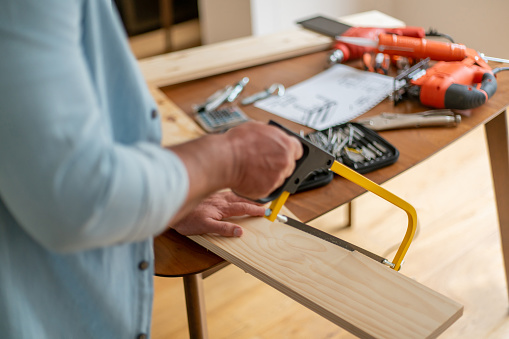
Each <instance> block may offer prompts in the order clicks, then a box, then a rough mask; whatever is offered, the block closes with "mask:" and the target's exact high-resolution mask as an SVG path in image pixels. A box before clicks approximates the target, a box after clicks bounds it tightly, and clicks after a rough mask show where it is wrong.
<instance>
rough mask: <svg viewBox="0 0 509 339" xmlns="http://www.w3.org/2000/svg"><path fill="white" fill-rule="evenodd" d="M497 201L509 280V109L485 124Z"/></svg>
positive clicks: (506, 272)
mask: <svg viewBox="0 0 509 339" xmlns="http://www.w3.org/2000/svg"><path fill="white" fill-rule="evenodd" d="M484 128H485V130H486V138H487V141H488V149H489V155H490V161H491V173H492V177H493V186H494V189H495V199H496V202H497V211H498V222H499V227H500V238H501V242H502V255H503V257H504V265H505V274H506V282H509V140H508V129H507V111H506V110H505V111H504V112H502V113H501V114H499V115H498V116H497V117H495V118H494V119H493V120H491V121H490V122H488V123H487V124H486V125H484Z"/></svg>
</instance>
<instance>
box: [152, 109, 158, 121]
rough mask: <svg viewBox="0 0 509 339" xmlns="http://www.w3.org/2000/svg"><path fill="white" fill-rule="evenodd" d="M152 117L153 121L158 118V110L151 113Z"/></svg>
mask: <svg viewBox="0 0 509 339" xmlns="http://www.w3.org/2000/svg"><path fill="white" fill-rule="evenodd" d="M150 116H151V117H152V119H155V118H157V110H156V109H153V110H152V112H150Z"/></svg>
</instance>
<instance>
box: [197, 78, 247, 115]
mask: <svg viewBox="0 0 509 339" xmlns="http://www.w3.org/2000/svg"><path fill="white" fill-rule="evenodd" d="M248 82H249V78H247V77H244V78H242V79H241V80H240V81H239V82H238V83H236V84H235V85H228V86H226V87H224V88H223V89H220V90H218V91H216V92H215V93H214V94H212V95H211V96H210V97H208V98H207V100H205V102H204V103H202V104H199V105H194V106H193V111H194V112H195V113H199V112H210V111H214V110H215V109H217V108H218V107H219V106H221V105H222V104H224V103H225V102H233V101H234V100H235V99H237V97H238V96H239V94H240V93H241V92H242V91H243V90H244V87H245V86H246V85H247V83H248Z"/></svg>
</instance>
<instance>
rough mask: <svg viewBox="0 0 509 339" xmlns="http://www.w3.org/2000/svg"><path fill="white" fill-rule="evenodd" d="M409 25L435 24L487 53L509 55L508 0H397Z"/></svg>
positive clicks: (400, 15)
mask: <svg viewBox="0 0 509 339" xmlns="http://www.w3.org/2000/svg"><path fill="white" fill-rule="evenodd" d="M394 1H395V3H397V4H398V5H397V6H395V10H394V12H393V13H387V14H389V15H391V16H394V17H396V18H398V19H400V20H403V21H404V22H406V24H407V25H413V26H421V27H424V28H426V29H427V28H429V27H433V28H436V29H437V30H440V31H443V32H445V33H447V34H449V35H451V36H452V37H453V38H454V39H455V40H456V41H457V42H460V43H464V44H466V45H467V46H468V47H471V48H474V49H476V50H478V51H480V52H483V53H485V54H486V55H489V56H493V57H499V58H507V59H509V1H507V0H487V1H474V0H440V1H439V0H427V1H426V2H425V5H424V2H423V1H417V0H404V1H401V0H400V1H398V0H394Z"/></svg>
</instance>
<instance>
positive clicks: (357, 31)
mask: <svg viewBox="0 0 509 339" xmlns="http://www.w3.org/2000/svg"><path fill="white" fill-rule="evenodd" d="M381 34H392V35H398V36H408V37H414V38H423V37H425V35H426V32H425V31H424V29H423V28H422V27H411V26H408V27H401V28H379V27H350V28H349V29H348V30H346V31H345V33H343V34H341V37H356V38H366V39H369V40H374V39H377V38H378V36H379V35H381ZM375 50H376V47H374V46H359V45H353V44H348V43H344V42H343V41H341V40H339V37H336V41H335V43H334V46H333V52H332V53H331V54H330V56H329V64H335V63H341V62H345V61H347V60H354V59H359V58H361V57H362V56H363V55H364V54H365V53H371V52H374V51H375Z"/></svg>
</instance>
